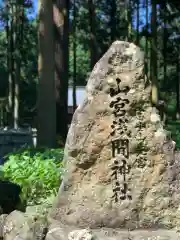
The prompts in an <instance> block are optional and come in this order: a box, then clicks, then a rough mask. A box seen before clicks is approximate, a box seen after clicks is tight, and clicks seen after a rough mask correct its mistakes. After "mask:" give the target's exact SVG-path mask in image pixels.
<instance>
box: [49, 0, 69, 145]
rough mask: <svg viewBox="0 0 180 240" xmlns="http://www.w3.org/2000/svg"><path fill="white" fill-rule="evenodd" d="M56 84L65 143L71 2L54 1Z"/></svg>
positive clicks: (58, 125)
mask: <svg viewBox="0 0 180 240" xmlns="http://www.w3.org/2000/svg"><path fill="white" fill-rule="evenodd" d="M53 3H54V4H53V10H54V30H55V66H56V82H57V83H58V86H59V87H60V88H59V89H58V90H57V92H58V94H59V96H58V99H57V100H58V101H57V104H56V106H57V132H58V133H59V134H60V135H61V137H62V138H63V140H64V142H65V140H66V136H67V131H68V78H69V4H70V2H69V0H67V1H66V0H54V1H53Z"/></svg>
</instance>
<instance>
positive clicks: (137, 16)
mask: <svg viewBox="0 0 180 240" xmlns="http://www.w3.org/2000/svg"><path fill="white" fill-rule="evenodd" d="M136 21H137V22H136V44H137V45H139V0H137V15H136Z"/></svg>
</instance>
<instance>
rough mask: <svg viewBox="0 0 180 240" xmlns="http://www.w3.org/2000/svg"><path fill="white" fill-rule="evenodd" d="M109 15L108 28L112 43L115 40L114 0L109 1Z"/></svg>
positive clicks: (115, 9)
mask: <svg viewBox="0 0 180 240" xmlns="http://www.w3.org/2000/svg"><path fill="white" fill-rule="evenodd" d="M110 3H111V13H110V28H111V42H114V41H115V40H116V27H117V26H116V25H117V24H116V14H117V13H116V12H117V7H116V0H111V1H110Z"/></svg>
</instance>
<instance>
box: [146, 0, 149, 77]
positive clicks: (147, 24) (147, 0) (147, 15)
mask: <svg viewBox="0 0 180 240" xmlns="http://www.w3.org/2000/svg"><path fill="white" fill-rule="evenodd" d="M145 4H146V34H147V35H148V33H149V11H148V10H149V0H146V3H145ZM145 56H146V62H145V74H146V76H147V78H148V79H149V77H150V76H149V71H148V69H149V67H150V57H149V38H148V36H146V45H145Z"/></svg>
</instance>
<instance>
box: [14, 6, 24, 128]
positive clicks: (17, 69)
mask: <svg viewBox="0 0 180 240" xmlns="http://www.w3.org/2000/svg"><path fill="white" fill-rule="evenodd" d="M19 15H20V6H19V5H16V6H15V14H14V28H15V31H14V40H13V41H14V45H15V49H16V56H15V61H14V66H15V83H14V109H13V113H14V128H15V129H18V126H19V90H20V89H19V81H20V61H19V58H20V56H19V54H20V45H21V44H22V43H20V38H19V34H20V31H19V28H20V24H21V23H20V16H19ZM21 46H22V45H21ZM17 52H18V55H17Z"/></svg>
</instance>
